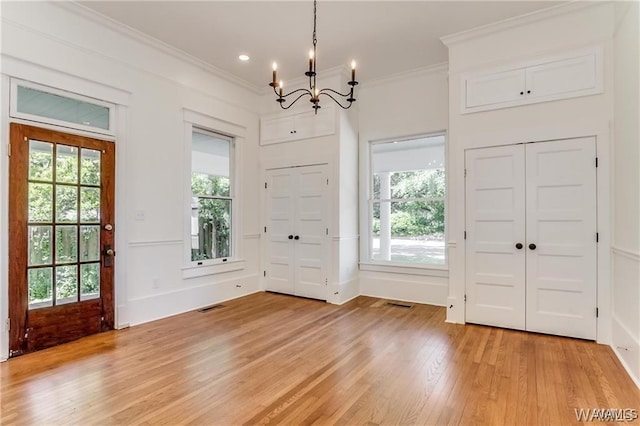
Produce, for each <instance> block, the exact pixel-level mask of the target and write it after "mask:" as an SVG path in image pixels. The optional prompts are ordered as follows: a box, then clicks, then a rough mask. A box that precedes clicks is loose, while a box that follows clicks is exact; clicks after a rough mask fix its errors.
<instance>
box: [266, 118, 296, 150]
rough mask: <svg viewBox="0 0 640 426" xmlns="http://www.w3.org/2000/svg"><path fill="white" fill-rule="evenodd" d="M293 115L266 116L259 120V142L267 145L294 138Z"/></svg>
mask: <svg viewBox="0 0 640 426" xmlns="http://www.w3.org/2000/svg"><path fill="white" fill-rule="evenodd" d="M293 121H294V120H293V116H290V117H276V118H267V119H262V120H261V121H260V143H261V144H262V145H269V144H272V143H278V142H284V141H287V140H292V139H294V137H295V136H294V133H292V132H293V130H294V123H293Z"/></svg>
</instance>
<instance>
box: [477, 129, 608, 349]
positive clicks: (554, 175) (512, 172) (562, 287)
mask: <svg viewBox="0 0 640 426" xmlns="http://www.w3.org/2000/svg"><path fill="white" fill-rule="evenodd" d="M595 157H596V144H595V138H593V137H588V138H579V139H568V140H560V141H550V142H539V143H530V144H526V145H524V144H520V145H510V146H503V147H497V148H483V149H473V150H468V151H467V152H466V163H465V164H466V165H465V167H466V173H467V178H466V223H467V225H466V227H467V228H466V229H467V241H466V247H467V253H466V259H467V265H466V270H467V275H466V289H467V290H466V291H467V304H466V314H467V321H468V322H474V323H481V324H487V325H494V326H500V327H506V328H514V329H520V330H527V331H534V332H541V333H549V334H556V335H562V336H569V337H578V338H584V339H591V340H595V338H596V330H597V328H596V327H597V324H596V321H597V319H596V305H597V295H596V291H597V290H596V289H597V266H596V265H597V245H596V232H597V218H596V212H597V210H596V208H597V201H596V169H595ZM509 240H511V247H509ZM518 243H522V244H523V247H522V248H521V249H518V248H517V247H516V244H518Z"/></svg>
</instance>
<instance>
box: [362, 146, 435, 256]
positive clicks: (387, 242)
mask: <svg viewBox="0 0 640 426" xmlns="http://www.w3.org/2000/svg"><path fill="white" fill-rule="evenodd" d="M369 148H370V152H369V155H370V179H371V180H370V185H369V187H370V194H369V200H368V204H369V212H368V213H369V253H368V260H367V261H368V262H369V263H379V264H389V265H394V264H399V265H406V266H423V267H429V266H440V267H442V266H444V265H446V257H445V253H446V250H445V218H446V212H445V206H446V202H445V197H446V179H445V136H444V134H437V135H429V136H423V137H415V138H411V139H405V140H392V141H385V142H372V143H371V144H370V147H369Z"/></svg>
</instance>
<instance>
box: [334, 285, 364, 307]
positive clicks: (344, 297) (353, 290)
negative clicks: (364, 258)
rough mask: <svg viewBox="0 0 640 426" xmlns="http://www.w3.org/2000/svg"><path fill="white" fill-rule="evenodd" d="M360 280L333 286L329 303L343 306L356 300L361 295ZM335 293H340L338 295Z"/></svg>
mask: <svg viewBox="0 0 640 426" xmlns="http://www.w3.org/2000/svg"><path fill="white" fill-rule="evenodd" d="M358 283H359V280H358V279H357V278H354V279H352V280H349V281H345V282H342V283H340V284H338V285H337V286H336V285H333V286H331V288H330V289H329V292H330V294H329V298H328V299H327V302H329V303H333V304H334V305H343V304H345V303H347V302H348V301H349V300H352V299H355V298H356V297H358V296H359V295H360V289H359V286H358ZM335 293H338V294H337V295H336V294H335Z"/></svg>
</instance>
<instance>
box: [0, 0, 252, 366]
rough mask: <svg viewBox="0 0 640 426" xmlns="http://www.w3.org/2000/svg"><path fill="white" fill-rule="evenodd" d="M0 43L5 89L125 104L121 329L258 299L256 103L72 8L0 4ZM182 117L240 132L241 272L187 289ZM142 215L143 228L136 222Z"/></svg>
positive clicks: (3, 176)
mask: <svg viewBox="0 0 640 426" xmlns="http://www.w3.org/2000/svg"><path fill="white" fill-rule="evenodd" d="M132 35H133V37H132ZM1 36H2V70H1V71H2V75H3V89H6V84H7V81H8V79H7V76H12V77H19V78H23V79H27V80H32V81H36V82H40V83H43V84H47V85H53V86H61V87H62V88H63V89H66V90H71V91H76V92H78V93H81V94H86V95H89V96H94V97H98V98H104V96H102V94H106V95H105V96H112V98H113V99H115V100H116V101H118V103H120V104H121V106H120V107H119V112H120V116H119V117H118V118H119V121H118V123H117V126H118V134H117V140H116V142H115V143H116V153H117V157H116V168H117V172H116V211H117V217H116V224H115V225H116V226H115V230H116V234H115V235H116V251H117V256H116V296H117V304H118V306H117V309H116V320H117V325H118V326H119V327H121V326H125V325H127V324H132V325H133V324H139V323H142V322H146V321H150V320H153V319H156V318H161V317H164V316H168V315H173V314H177V313H179V312H183V311H187V310H191V309H194V308H197V307H200V306H203V305H208V304H211V303H215V302H217V301H220V300H224V299H228V298H231V297H237V296H240V295H243V294H247V293H250V292H254V291H257V290H258V289H259V281H258V276H257V275H258V267H259V265H258V263H259V228H258V226H259V220H258V217H257V215H255V212H256V211H258V209H259V203H258V176H259V174H258V172H257V170H258V114H257V113H258V111H257V110H255V109H254V108H255V105H256V104H257V102H258V100H259V97H258V95H257V93H255V92H253V91H252V90H249V89H248V88H246V87H243V86H242V85H240V84H237V83H236V82H232V81H228V80H225V79H223V78H220V77H217V76H216V75H214V74H212V73H211V72H209V71H208V70H207V69H206V67H205V66H204V65H203V64H198V63H196V62H193V61H190V60H189V58H186V57H185V56H184V55H181V54H179V53H173V52H172V51H171V49H169V48H167V47H166V46H162V45H158V44H156V43H155V42H153V41H150V40H147V39H144V38H138V37H137V36H136V35H135V34H132V33H131V32H128V31H126V30H116V29H115V26H114V25H113V24H105V23H103V21H101V20H100V19H98V18H95V17H94V14H93V13H90V12H87V11H83V9H81V8H78V7H77V6H75V5H74V4H71V3H55V4H54V3H39V2H38V3H32V2H11V3H7V2H3V4H2V33H1ZM4 93H6V92H4V91H3V96H2V112H3V114H2V117H1V118H2V129H3V138H5V140H6V137H7V131H6V129H8V117H7V111H6V105H5V104H6V103H7V102H8V97H7V96H5V95H4ZM108 100H112V99H108ZM185 108H187V109H189V110H192V111H196V112H199V113H201V114H203V115H206V116H210V117H214V118H216V119H219V120H221V121H224V122H228V123H233V124H234V125H236V126H237V127H239V128H242V129H243V132H244V133H245V139H244V141H243V146H242V147H240V148H239V150H240V151H241V158H240V162H241V164H239V168H238V170H239V175H238V179H239V180H240V184H241V187H242V191H241V197H240V198H239V199H238V203H239V204H241V205H242V209H241V211H242V215H241V218H240V219H241V220H240V221H241V223H240V225H241V230H242V233H241V236H240V237H241V240H242V241H240V242H238V243H240V244H241V245H242V247H243V250H242V253H241V256H242V257H243V258H244V259H246V262H245V264H244V269H243V270H240V271H236V272H229V273H223V274H217V275H209V276H206V277H200V278H193V279H183V276H182V267H183V266H184V264H183V258H184V250H186V248H185V247H184V244H183V241H184V240H185V238H186V236H185V235H183V234H184V232H183V229H184V221H185V220H186V218H185V217H184V206H183V202H184V199H185V198H184V195H185V194H184V188H185V185H184V182H185V170H184V164H185V162H186V161H185V156H186V155H187V156H188V155H189V153H188V152H185V149H184V147H185V134H184V119H183V111H184V109H185ZM214 130H215V129H214ZM0 146H1V148H0V149H1V150H2V152H1V153H0V154H1V157H2V160H0V161H1V163H0V166H1V170H0V188H1V194H2V199H1V200H0V206H2V207H1V211H0V218H2V221H1V227H2V229H0V231H1V232H0V235H1V236H0V240H1V244H0V258H2V259H3V260H2V263H0V266H1V267H2V270H1V271H0V284H1V285H0V300H2V304H1V305H0V318H7V317H8V313H7V304H6V300H7V285H8V284H7V267H6V266H7V265H6V260H4V259H6V258H7V237H6V236H7V222H6V215H7V191H8V172H7V170H8V162H7V161H6V158H7V157H6V151H5V150H6V144H4V143H2V144H0ZM137 211H140V212H143V213H144V220H135V219H134V214H135V212H137ZM187 241H188V240H187ZM236 285H239V286H240V287H237V286H236ZM0 333H1V334H0V357H2V358H4V357H6V355H7V353H8V348H7V344H8V343H7V342H8V337H7V332H6V330H5V329H4V328H3V329H2V331H1V332H0Z"/></svg>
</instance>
